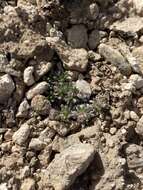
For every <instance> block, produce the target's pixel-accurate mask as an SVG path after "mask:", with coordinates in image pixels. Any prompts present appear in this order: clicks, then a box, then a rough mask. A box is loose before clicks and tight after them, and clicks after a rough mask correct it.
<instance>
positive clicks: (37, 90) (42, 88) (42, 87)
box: [26, 81, 49, 100]
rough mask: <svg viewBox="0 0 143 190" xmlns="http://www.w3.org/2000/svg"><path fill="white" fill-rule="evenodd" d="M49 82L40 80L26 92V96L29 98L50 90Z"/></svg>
mask: <svg viewBox="0 0 143 190" xmlns="http://www.w3.org/2000/svg"><path fill="white" fill-rule="evenodd" d="M48 87H49V85H48V83H47V82H44V81H43V82H40V83H38V84H35V85H34V86H32V87H31V88H30V90H29V91H28V92H27V93H26V97H27V99H28V100H30V99H32V98H33V97H34V96H36V95H39V94H43V93H44V92H46V91H47V90H48Z"/></svg>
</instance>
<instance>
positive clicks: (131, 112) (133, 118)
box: [130, 111, 139, 121]
mask: <svg viewBox="0 0 143 190" xmlns="http://www.w3.org/2000/svg"><path fill="white" fill-rule="evenodd" d="M130 118H131V119H132V120H134V121H138V120H139V116H138V115H137V114H136V112H134V111H130Z"/></svg>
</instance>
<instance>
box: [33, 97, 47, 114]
mask: <svg viewBox="0 0 143 190" xmlns="http://www.w3.org/2000/svg"><path fill="white" fill-rule="evenodd" d="M31 107H32V108H33V110H34V111H35V112H37V113H39V114H40V115H48V114H49V111H50V108H51V104H50V102H49V100H48V99H47V98H46V97H45V96H42V95H36V96H34V98H33V99H32V101H31Z"/></svg>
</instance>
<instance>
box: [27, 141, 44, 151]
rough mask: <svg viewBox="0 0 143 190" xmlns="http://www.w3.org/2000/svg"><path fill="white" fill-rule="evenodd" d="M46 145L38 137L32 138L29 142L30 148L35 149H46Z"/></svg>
mask: <svg viewBox="0 0 143 190" xmlns="http://www.w3.org/2000/svg"><path fill="white" fill-rule="evenodd" d="M45 146H46V144H45V143H44V142H43V141H41V140H40V139H38V138H32V139H31V141H30V143H29V149H32V150H34V151H40V150H42V149H44V148H45Z"/></svg>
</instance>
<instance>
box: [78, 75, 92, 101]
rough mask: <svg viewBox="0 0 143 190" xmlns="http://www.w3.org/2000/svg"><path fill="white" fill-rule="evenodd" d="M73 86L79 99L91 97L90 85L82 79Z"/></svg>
mask: <svg viewBox="0 0 143 190" xmlns="http://www.w3.org/2000/svg"><path fill="white" fill-rule="evenodd" d="M75 86H76V88H77V90H78V92H79V96H80V97H81V98H89V97H90V96H91V93H92V91H91V87H90V84H89V83H88V82H86V81H85V80H82V79H79V80H77V81H76V84H75Z"/></svg>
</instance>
